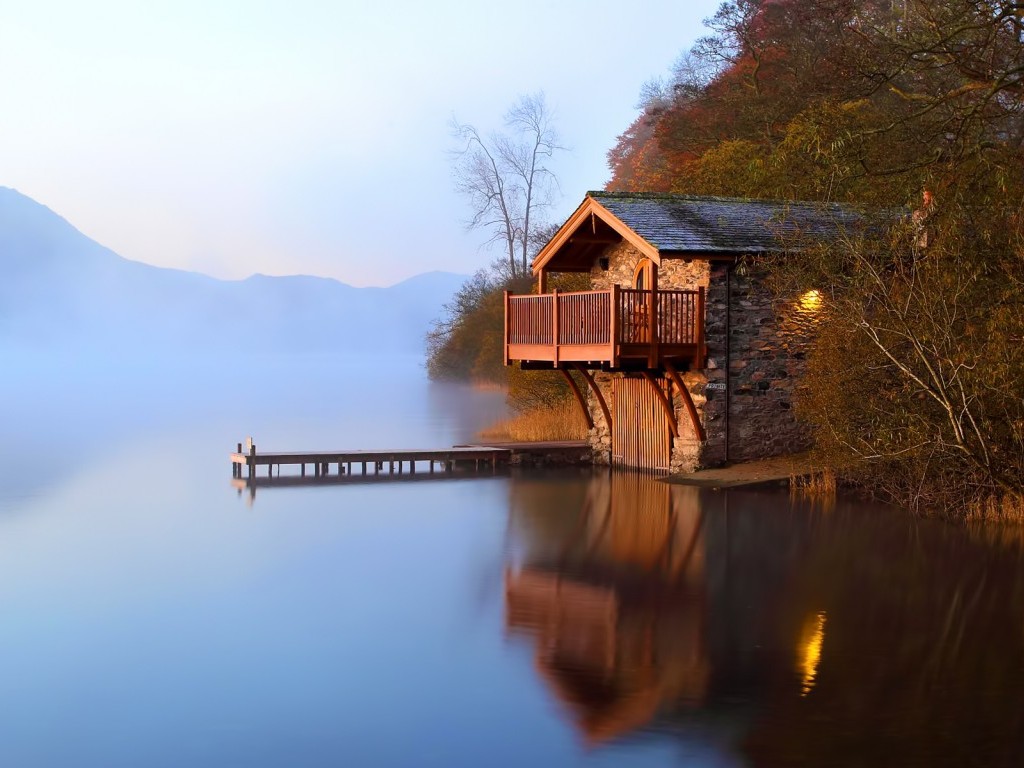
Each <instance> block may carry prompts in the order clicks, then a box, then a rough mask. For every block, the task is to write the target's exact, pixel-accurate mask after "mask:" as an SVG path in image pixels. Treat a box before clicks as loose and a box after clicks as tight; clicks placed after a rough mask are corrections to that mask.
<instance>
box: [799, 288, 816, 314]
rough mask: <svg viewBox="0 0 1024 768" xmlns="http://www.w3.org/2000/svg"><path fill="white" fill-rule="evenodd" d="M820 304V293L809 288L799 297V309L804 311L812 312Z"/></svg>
mask: <svg viewBox="0 0 1024 768" xmlns="http://www.w3.org/2000/svg"><path fill="white" fill-rule="evenodd" d="M820 306H821V293H820V292H819V291H815V290H813V289H812V290H810V291H807V292H806V293H805V294H803V295H802V296H801V297H800V309H802V310H803V311H804V312H813V311H814V310H816V309H817V308H818V307H820Z"/></svg>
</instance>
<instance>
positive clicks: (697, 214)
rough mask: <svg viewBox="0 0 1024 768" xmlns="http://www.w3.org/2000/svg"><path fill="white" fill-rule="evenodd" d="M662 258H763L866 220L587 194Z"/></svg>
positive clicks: (724, 200)
mask: <svg viewBox="0 0 1024 768" xmlns="http://www.w3.org/2000/svg"><path fill="white" fill-rule="evenodd" d="M587 194H588V196H589V197H592V198H594V199H595V200H596V201H597V202H599V203H600V204H601V205H603V206H604V207H605V208H607V209H608V210H609V211H611V212H612V213H613V214H614V215H615V216H616V217H617V218H619V219H620V220H621V221H622V222H623V223H624V224H625V225H626V226H628V227H629V228H630V229H632V230H633V231H634V232H636V233H637V234H638V235H640V237H642V238H643V239H644V240H646V241H647V242H648V243H650V244H651V245H653V246H654V247H656V248H657V249H658V250H659V251H661V252H666V251H682V252H686V251H691V252H708V253H714V252H722V253H760V252H764V251H778V250H781V249H782V248H783V246H784V244H785V243H786V242H787V240H788V241H792V240H793V239H794V238H796V237H798V236H804V237H810V238H813V239H816V240H821V239H831V238H834V237H836V236H837V235H838V234H840V233H841V232H842V231H849V230H853V229H856V228H857V227H858V225H859V224H861V223H862V217H861V216H860V215H859V214H858V213H857V212H856V211H854V210H853V209H851V208H847V207H845V206H842V205H838V204H834V203H833V204H824V203H806V202H777V201H770V200H751V199H745V198H728V197H697V196H692V195H662V194H650V193H625V192H588V193H587Z"/></svg>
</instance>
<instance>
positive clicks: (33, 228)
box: [0, 187, 465, 353]
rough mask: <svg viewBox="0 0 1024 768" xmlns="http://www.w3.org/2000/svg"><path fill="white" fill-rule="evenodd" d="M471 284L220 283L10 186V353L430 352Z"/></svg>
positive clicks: (4, 215)
mask: <svg viewBox="0 0 1024 768" xmlns="http://www.w3.org/2000/svg"><path fill="white" fill-rule="evenodd" d="M464 280H465V276H462V275H455V274H451V273H447V272H429V273H426V274H422V275H417V276H416V277H412V278H410V279H408V280H406V281H404V282H401V283H398V284H397V285H394V286H391V287H389V288H355V287H353V286H350V285H346V284H344V283H341V282H339V281H337V280H331V279H328V278H321V277H309V276H304V275H298V276H292V277H268V276H266V275H253V276H252V277H249V278H247V279H245V280H218V279H215V278H212V277H209V276H207V275H202V274H198V273H195V272H185V271H182V270H176V269H164V268H160V267H154V266H150V265H148V264H142V263H139V262H135V261H129V260H127V259H124V258H122V257H120V256H118V255H117V254H116V253H114V252H113V251H111V250H110V249H108V248H105V247H103V246H102V245H100V244H98V243H96V242H94V241H93V240H90V239H89V238H88V237H86V236H85V235H83V234H82V233H81V232H79V231H78V230H77V229H75V228H74V227H73V226H71V224H69V223H68V222H67V221H66V220H64V219H63V218H61V217H60V216H58V215H57V214H56V213H54V212H53V211H51V210H50V209H49V208H47V207H45V206H43V205H40V204H39V203H37V202H35V201H34V200H32V199H31V198H29V197H26V196H25V195H22V194H20V193H19V192H17V191H15V190H13V189H9V188H6V187H0V343H4V342H7V343H14V344H17V345H20V346H31V345H44V346H48V345H52V344H59V345H64V344H68V345H73V346H75V347H78V348H81V347H82V346H85V347H87V348H93V347H101V348H102V347H105V348H109V349H111V350H112V351H115V352H119V351H121V350H131V349H137V348H147V349H153V348H155V347H167V348H170V349H181V350H193V349H196V350H209V349H224V350H261V351H280V350H288V351H316V350H325V351H326V350H339V351H340V350H353V351H358V350H371V349H372V350H379V351H396V352H403V353H408V352H415V351H418V350H422V348H423V337H424V334H425V333H426V332H427V330H428V329H429V327H430V324H431V321H432V320H434V319H435V318H436V317H438V316H439V314H440V312H441V307H442V305H443V304H444V303H445V302H446V301H448V299H449V298H450V297H451V296H452V294H453V293H454V292H455V291H456V290H457V289H458V287H459V286H460V285H461V284H462V282H463V281H464Z"/></svg>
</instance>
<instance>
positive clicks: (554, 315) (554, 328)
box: [541, 272, 558, 368]
mask: <svg viewBox="0 0 1024 768" xmlns="http://www.w3.org/2000/svg"><path fill="white" fill-rule="evenodd" d="M541 274H543V272H542V273H541ZM551 308H552V311H551V343H552V344H553V345H554V351H553V354H552V356H551V359H552V361H553V363H554V367H555V368H557V367H558V289H557V288H556V289H555V290H553V291H552V292H551Z"/></svg>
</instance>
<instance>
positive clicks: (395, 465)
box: [231, 444, 512, 479]
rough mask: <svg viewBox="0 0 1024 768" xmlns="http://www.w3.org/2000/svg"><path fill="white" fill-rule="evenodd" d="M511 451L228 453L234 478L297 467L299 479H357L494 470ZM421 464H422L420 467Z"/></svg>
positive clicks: (481, 448) (486, 448) (474, 448)
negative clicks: (263, 469)
mask: <svg viewBox="0 0 1024 768" xmlns="http://www.w3.org/2000/svg"><path fill="white" fill-rule="evenodd" d="M511 454H512V451H511V450H510V449H509V448H494V447H490V446H466V447H459V448H444V449H425V448H411V449H376V450H374V449H371V450H358V451H352V450H346V451H277V452H271V453H258V452H257V451H256V446H255V445H252V446H250V447H249V451H248V452H247V453H246V452H243V451H242V446H241V444H239V446H238V451H236V452H235V453H232V454H231V469H232V475H233V476H234V477H239V478H240V477H242V475H243V474H246V473H247V474H248V476H249V478H252V479H254V478H255V477H256V476H257V467H266V468H267V472H266V476H267V477H272V476H273V473H274V467H277V474H278V475H280V474H281V467H283V466H292V467H298V468H299V477H305V476H306V468H307V467H309V468H310V474H311V475H312V476H313V477H326V476H328V475H330V474H332V472H331V469H332V467H336V473H337V474H338V475H349V476H351V475H352V474H353V471H354V470H357V471H358V474H359V475H361V476H366V475H379V474H402V473H403V472H405V471H406V469H408V472H409V474H416V471H417V465H420V468H421V469H425V470H426V471H427V472H428V473H430V474H433V473H434V472H435V471H436V470H437V469H438V468H440V469H441V471H443V472H451V471H452V470H453V469H454V468H455V467H456V466H463V467H470V466H471V467H473V468H474V469H476V470H479V469H480V468H481V467H488V468H491V469H496V468H497V466H498V464H499V463H507V461H508V459H509V457H510V456H511ZM422 465H426V466H425V467H423V466H422Z"/></svg>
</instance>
